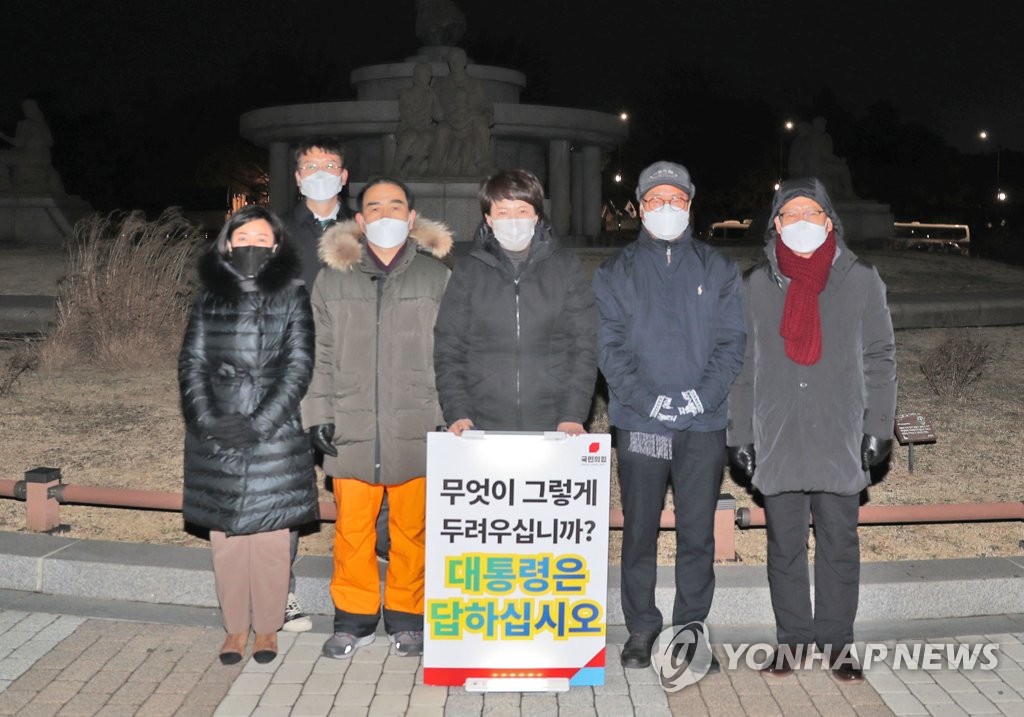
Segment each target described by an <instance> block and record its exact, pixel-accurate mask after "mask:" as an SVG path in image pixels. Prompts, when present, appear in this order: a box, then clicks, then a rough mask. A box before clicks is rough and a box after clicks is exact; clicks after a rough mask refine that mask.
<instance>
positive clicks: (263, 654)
mask: <svg viewBox="0 0 1024 717" xmlns="http://www.w3.org/2000/svg"><path fill="white" fill-rule="evenodd" d="M275 657H277V633H276V632H267V633H262V632H257V633H256V641H255V642H253V644H252V659H254V660H256V662H258V663H260V664H261V665H265V664H267V663H268V662H270V661H271V660H273V659H274V658H275Z"/></svg>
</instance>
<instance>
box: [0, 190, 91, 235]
mask: <svg viewBox="0 0 1024 717" xmlns="http://www.w3.org/2000/svg"><path fill="white" fill-rule="evenodd" d="M91 212H92V207H91V206H89V203H88V202H86V201H84V200H83V199H81V198H80V197H76V196H71V195H65V196H63V197H53V196H47V195H40V194H36V195H17V194H15V195H8V196H0V242H21V243H24V244H46V245H55V246H60V245H61V244H63V243H64V240H65V239H67V238H69V237H70V236H71V235H72V233H73V232H74V226H75V222H77V221H78V220H79V219H81V218H82V217H84V216H86V215H87V214H89V213H91Z"/></svg>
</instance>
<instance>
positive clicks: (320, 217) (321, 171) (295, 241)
mask: <svg viewBox="0 0 1024 717" xmlns="http://www.w3.org/2000/svg"><path fill="white" fill-rule="evenodd" d="M346 182H348V170H347V169H345V149H344V148H343V147H342V146H341V143H340V142H338V141H337V140H336V139H333V138H331V137H311V138H309V139H307V140H305V141H303V142H302V143H301V144H299V145H298V146H297V147H296V148H295V185H296V186H297V187H298V188H299V193H300V194H302V201H301V202H299V204H297V205H296V206H295V208H294V209H292V210H291V211H290V212H289V213H288V214H286V215H285V216H284V217H283V218H284V224H285V228H286V229H287V230H288V236H289V238H290V239H291V240H292V245H293V246H294V247H295V248H296V250H297V251H298V253H299V258H300V259H301V260H302V280H303V281H304V282H305V283H306V291H310V292H312V291H313V281H314V280H315V279H316V275H317V272H319V271H320V268H321V267H322V266H323V263H322V262H321V261H320V257H319V256H318V255H317V249H318V248H319V246H320V237H321V236H323V233H324V231H325V230H326V229H327V227H329V226H331V225H333V224H336V223H338V222H343V221H345V220H346V219H350V218H351V217H350V216H349V212H348V209H347V208H346V207H345V205H344V204H343V203H342V201H341V197H340V196H339V195H340V194H341V190H342V188H344V186H345V183H346Z"/></svg>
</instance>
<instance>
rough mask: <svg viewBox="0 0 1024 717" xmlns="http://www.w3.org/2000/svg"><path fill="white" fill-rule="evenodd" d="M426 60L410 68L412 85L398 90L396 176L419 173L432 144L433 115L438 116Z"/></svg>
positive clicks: (439, 109) (437, 104)
mask: <svg viewBox="0 0 1024 717" xmlns="http://www.w3.org/2000/svg"><path fill="white" fill-rule="evenodd" d="M431 74H432V72H431V69H430V64H429V63H426V62H420V63H417V64H416V67H414V68H413V71H412V87H406V88H405V89H404V90H402V91H401V92H400V93H399V94H398V132H397V133H396V137H397V140H398V147H397V149H396V150H395V162H394V171H395V174H397V175H398V176H400V177H407V176H410V175H413V176H416V175H423V174H425V173H426V172H427V171H428V169H429V165H428V160H429V157H430V152H431V149H432V148H433V146H434V135H435V129H434V117H435V116H440V115H441V114H442V110H441V107H440V101H439V100H438V97H437V94H436V93H435V92H434V89H433V88H432V87H431V86H430V79H431Z"/></svg>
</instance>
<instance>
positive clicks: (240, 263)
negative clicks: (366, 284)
mask: <svg viewBox="0 0 1024 717" xmlns="http://www.w3.org/2000/svg"><path fill="white" fill-rule="evenodd" d="M298 276H299V261H298V259H297V257H296V254H295V252H294V250H293V249H292V248H291V247H290V246H289V245H288V243H287V241H286V240H285V236H284V230H283V228H282V225H281V222H280V220H279V219H278V218H277V217H276V216H275V215H274V214H273V213H271V212H270V211H269V210H267V209H265V208H264V207H257V206H250V207H245V208H243V209H241V210H239V211H238V212H237V213H236V214H235V215H234V216H233V217H231V219H230V220H228V222H227V224H226V225H225V226H224V229H223V230H221V232H220V235H219V236H218V237H217V240H216V242H215V243H214V245H213V246H212V247H211V248H210V249H209V250H208V251H207V252H206V253H205V254H203V256H202V257H201V258H200V261H199V278H200V280H201V283H202V287H201V289H200V290H199V294H198V296H197V297H196V301H195V304H194V305H193V307H192V313H191V315H190V317H189V323H188V329H187V330H186V332H185V340H184V344H183V345H182V348H181V355H180V357H179V361H178V382H179V384H180V387H181V405H182V412H183V413H184V416H185V425H186V434H185V490H184V508H183V513H184V518H185V522H186V523H190V524H192V525H196V526H200V527H202V528H207V529H209V531H210V545H211V547H212V550H213V572H214V580H215V583H216V587H217V598H218V600H219V601H220V606H221V611H222V613H223V618H224V628H225V630H226V631H227V633H228V636H227V639H226V640H225V641H224V646H223V647H222V648H221V654H220V659H221V662H223V663H224V664H233V663H237V662H239V661H240V660H241V659H242V655H243V653H244V652H245V648H246V643H247V642H248V639H249V631H250V628H251V629H252V630H253V631H255V633H256V639H255V642H254V644H253V659H255V660H256V661H257V662H269V661H270V660H272V659H274V657H275V655H276V654H277V631H278V630H279V629H280V627H281V624H282V621H283V616H284V609H285V601H286V600H287V595H288V576H289V569H290V562H291V561H290V555H289V528H292V527H294V526H297V525H301V524H303V523H308V522H310V521H313V520H316V519H317V517H318V513H317V508H318V506H317V490H316V478H315V474H314V472H313V455H312V451H311V449H310V446H309V442H308V439H307V437H306V435H305V434H304V433H303V430H302V421H301V419H300V413H299V402H300V401H301V399H302V397H303V395H304V394H305V393H306V388H307V387H308V386H309V381H310V377H311V375H312V371H313V318H312V313H311V311H310V307H309V295H308V293H307V291H306V287H305V286H304V285H303V283H302V281H300V280H299V279H298V278H297V277H298Z"/></svg>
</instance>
